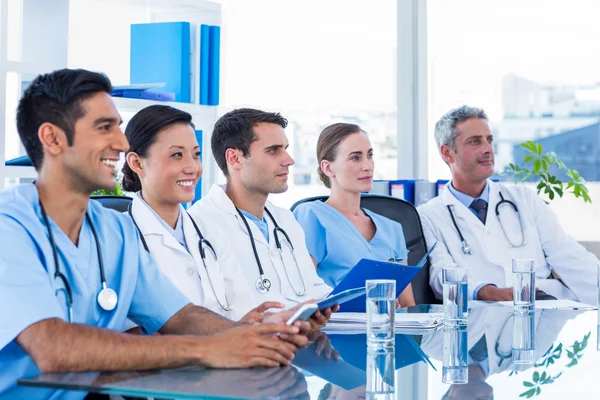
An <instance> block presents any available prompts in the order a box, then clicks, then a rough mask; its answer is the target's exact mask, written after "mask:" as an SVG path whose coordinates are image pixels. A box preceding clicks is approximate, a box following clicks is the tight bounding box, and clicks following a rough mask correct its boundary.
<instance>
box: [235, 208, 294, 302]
mask: <svg viewBox="0 0 600 400" xmlns="http://www.w3.org/2000/svg"><path fill="white" fill-rule="evenodd" d="M235 209H236V211H237V212H238V214H239V215H240V217H241V218H242V221H243V222H244V225H245V226H246V230H247V231H248V236H250V244H251V245H252V251H253V252H254V259H255V260H256V265H258V273H259V276H258V278H257V279H256V282H255V287H256V290H258V292H259V293H262V294H264V293H267V292H268V291H269V290H271V281H270V280H269V278H266V277H265V271H264V270H263V267H262V264H261V262H260V257H259V256H258V251H257V250H256V243H254V235H253V234H252V230H251V229H250V225H248V221H247V220H246V217H245V216H244V214H243V213H242V212H241V211H240V209H239V208H237V207H236V208H235ZM265 211H266V213H267V215H268V216H269V218H271V221H273V225H274V226H275V228H274V229H273V237H274V238H275V246H277V250H278V251H279V259H280V260H281V265H282V266H283V270H284V272H285V276H286V278H287V280H288V282H289V284H290V286H291V287H292V289H293V290H294V292H295V293H296V294H297V295H298V296H304V295H305V294H306V284H305V282H304V277H303V276H302V272H301V270H300V266H299V265H298V260H296V254H295V252H294V245H292V241H291V240H290V237H289V236H288V234H287V233H286V231H284V230H283V228H281V227H280V226H279V225H278V224H277V221H275V218H274V217H273V214H271V212H270V211H269V210H268V209H267V208H266V207H265ZM280 233H281V234H282V235H283V237H284V238H285V242H286V243H287V246H288V247H289V248H290V252H291V253H292V258H293V259H294V264H296V270H297V271H298V275H299V276H300V280H301V283H302V290H296V288H295V287H294V284H293V283H292V280H291V279H290V276H289V274H288V272H287V268H286V266H285V263H284V262H283V247H282V245H281V243H282V241H281V240H279V236H278V235H279V234H280Z"/></svg>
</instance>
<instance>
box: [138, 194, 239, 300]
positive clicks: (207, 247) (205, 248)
mask: <svg viewBox="0 0 600 400" xmlns="http://www.w3.org/2000/svg"><path fill="white" fill-rule="evenodd" d="M127 213H128V214H129V216H130V217H131V220H132V221H133V224H134V225H135V227H136V228H137V230H138V232H139V233H140V239H142V244H143V245H144V248H145V249H146V251H147V252H148V253H150V249H149V248H148V244H147V243H146V239H144V234H143V233H142V230H141V229H140V227H139V226H138V224H137V222H136V221H135V218H134V217H133V213H132V212H131V203H129V206H128V207H127ZM186 214H187V216H188V217H189V218H190V221H192V225H193V226H194V229H195V230H196V233H197V234H198V236H199V237H200V240H199V241H198V250H199V251H200V257H201V258H202V264H203V265H204V269H205V270H206V275H207V276H208V284H209V285H210V288H211V290H212V291H213V293H214V295H215V298H216V299H217V303H219V306H221V308H222V309H223V310H224V311H232V310H233V307H232V306H231V305H230V303H229V299H227V293H224V296H225V302H224V303H225V304H223V302H222V301H221V300H220V299H219V296H218V295H217V291H216V290H215V287H214V286H213V283H212V278H211V277H210V272H209V271H208V265H207V264H206V253H207V252H208V253H210V255H211V256H212V258H213V260H214V262H215V265H216V266H217V268H219V263H218V260H217V253H216V252H215V248H214V247H213V245H212V244H211V243H210V242H209V241H208V239H206V238H205V237H204V236H203V235H202V232H200V228H198V225H197V224H196V221H194V218H192V216H191V215H190V214H188V213H187V212H186Z"/></svg>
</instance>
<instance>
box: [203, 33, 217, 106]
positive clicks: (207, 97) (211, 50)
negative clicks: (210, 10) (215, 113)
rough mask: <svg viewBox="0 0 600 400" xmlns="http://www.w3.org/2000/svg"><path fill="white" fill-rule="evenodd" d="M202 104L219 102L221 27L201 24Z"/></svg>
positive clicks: (214, 104)
mask: <svg viewBox="0 0 600 400" xmlns="http://www.w3.org/2000/svg"><path fill="white" fill-rule="evenodd" d="M199 43H200V88H199V90H200V93H199V99H200V104H204V105H209V106H216V105H218V104H219V80H220V67H221V28H220V27H219V26H212V25H200V41H199Z"/></svg>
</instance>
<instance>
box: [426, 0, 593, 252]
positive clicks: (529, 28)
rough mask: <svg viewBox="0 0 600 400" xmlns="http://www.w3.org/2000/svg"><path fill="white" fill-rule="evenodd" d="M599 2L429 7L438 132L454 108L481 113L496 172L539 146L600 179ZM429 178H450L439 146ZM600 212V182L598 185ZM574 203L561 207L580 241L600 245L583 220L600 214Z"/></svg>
mask: <svg viewBox="0 0 600 400" xmlns="http://www.w3.org/2000/svg"><path fill="white" fill-rule="evenodd" d="M599 12H600V3H597V2H595V1H593V0H575V1H572V2H564V1H561V0H552V1H550V0H532V1H526V2H523V1H518V0H507V1H501V2H495V1H494V2H492V1H477V0H455V1H452V2H448V1H444V0H429V2H428V8H427V26H428V50H427V53H428V54H427V56H428V68H429V104H430V108H429V124H428V125H429V126H430V127H431V128H430V132H429V134H430V135H431V136H430V137H432V136H433V126H434V124H435V122H436V121H437V120H438V119H439V118H440V117H441V116H442V115H443V114H444V113H445V112H447V111H448V110H450V109H451V108H454V107H457V106H460V105H462V104H468V105H472V106H478V107H482V108H484V109H485V110H486V112H487V114H488V116H489V118H490V126H491V128H492V130H493V132H494V135H495V142H496V151H497V154H496V172H497V173H502V172H503V171H504V169H505V167H506V166H507V165H508V163H510V162H520V161H521V159H522V153H521V152H519V146H518V145H519V143H521V142H523V141H526V140H536V141H538V142H539V143H541V144H542V145H543V146H544V149H545V150H552V151H555V152H556V153H557V154H558V155H559V156H560V157H561V158H562V159H563V160H564V161H565V163H567V165H568V166H569V167H570V168H575V169H577V170H578V171H579V172H580V173H581V174H582V175H583V177H584V178H585V179H586V180H588V181H597V180H600V159H599V158H598V154H599V153H600V142H599V137H600V84H598V82H599V81H600V72H599V71H600V43H599V42H598V40H597V38H598V36H599V35H600V26H599V25H598V24H597V22H596V16H597V15H598V13H599ZM430 143H431V145H430V151H429V174H430V179H432V180H434V179H439V178H448V177H449V176H450V173H449V170H448V167H447V166H446V165H445V164H444V163H443V162H442V160H441V158H440V156H439V154H438V151H437V149H436V148H435V147H436V146H435V143H434V141H433V140H432V141H430ZM589 187H590V190H591V195H592V200H595V203H598V204H600V184H596V183H590V185H589ZM595 203H594V204H593V205H589V204H585V205H584V204H583V201H582V200H581V199H575V198H574V197H573V196H571V195H566V196H565V198H563V199H561V200H558V201H556V200H555V201H553V202H552V207H553V209H554V210H555V211H556V212H557V214H558V215H559V218H560V219H561V223H562V224H563V227H565V228H566V229H567V231H568V232H569V233H570V234H572V235H574V236H575V238H576V239H579V240H597V239H600V231H599V230H598V229H595V228H594V227H592V226H590V224H587V227H586V226H583V225H585V224H582V223H581V222H582V221H587V220H597V219H598V217H599V216H600V206H598V205H596V204H595Z"/></svg>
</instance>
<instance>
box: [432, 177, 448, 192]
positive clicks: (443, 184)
mask: <svg viewBox="0 0 600 400" xmlns="http://www.w3.org/2000/svg"><path fill="white" fill-rule="evenodd" d="M448 182H450V181H449V180H448V179H438V180H437V182H436V185H435V195H436V196H439V195H441V194H442V192H443V191H444V188H445V187H446V183H448Z"/></svg>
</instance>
